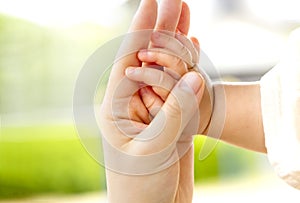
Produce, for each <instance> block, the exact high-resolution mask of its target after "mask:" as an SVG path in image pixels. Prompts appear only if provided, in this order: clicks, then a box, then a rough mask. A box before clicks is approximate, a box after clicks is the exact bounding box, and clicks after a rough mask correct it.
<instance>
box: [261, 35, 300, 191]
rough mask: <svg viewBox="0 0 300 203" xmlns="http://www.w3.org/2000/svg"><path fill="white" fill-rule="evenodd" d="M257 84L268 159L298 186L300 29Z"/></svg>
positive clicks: (291, 37)
mask: <svg viewBox="0 0 300 203" xmlns="http://www.w3.org/2000/svg"><path fill="white" fill-rule="evenodd" d="M260 85H261V106H262V117H263V126H264V133H265V143H266V148H267V151H268V158H269V161H270V163H271V164H272V166H273V167H274V170H275V172H276V173H277V174H278V176H279V177H281V178H282V179H283V180H284V181H286V182H287V183H288V184H289V185H291V186H293V187H295V188H297V189H300V29H297V30H295V31H293V33H292V34H291V35H290V37H289V40H288V43H287V47H286V49H285V50H284V52H283V55H282V58H281V60H280V62H279V64H278V65H276V66H275V67H274V68H273V69H272V70H271V71H269V72H268V73H267V74H265V75H264V76H263V77H262V79H261V81H260Z"/></svg>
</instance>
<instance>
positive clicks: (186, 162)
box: [100, 0, 205, 203]
mask: <svg viewBox="0 0 300 203" xmlns="http://www.w3.org/2000/svg"><path fill="white" fill-rule="evenodd" d="M169 5H172V6H171V7H170V8H169V7H168V9H166V7H167V6H169ZM149 8H151V9H149ZM156 9H157V5H156V1H155V0H144V1H142V2H141V5H140V8H139V10H138V11H137V13H136V15H135V17H134V19H133V23H132V25H131V27H130V30H129V31H130V32H133V31H137V30H143V29H154V28H156V29H158V30H166V29H167V30H168V31H173V32H174V31H175V30H180V31H182V32H185V31H186V29H188V26H187V25H188V24H189V18H187V17H189V14H186V13H185V12H187V10H186V4H182V2H181V1H179V0H164V1H162V2H161V10H159V15H158V17H156V14H157V12H156ZM181 9H182V11H181ZM180 13H181V15H179V14H180ZM170 19H172V20H170ZM187 22H188V23H187ZM133 43H134V42H133ZM129 46H130V43H129ZM168 61H171V60H168ZM158 64H159V63H158ZM141 65H142V61H140V60H139V59H138V58H137V53H135V54H130V55H127V56H126V57H124V58H122V59H121V60H119V61H118V62H116V63H115V64H114V66H113V69H112V72H111V75H110V78H109V82H108V87H107V91H106V94H105V97H104V101H103V104H102V108H101V113H100V116H101V119H100V120H102V123H103V128H102V127H101V129H102V130H103V134H104V136H105V138H106V139H107V140H108V141H109V142H110V143H111V144H112V145H113V146H114V147H115V148H117V149H120V150H122V151H125V152H126V153H129V154H136V155H144V154H149V153H150V154H151V153H155V152H156V151H159V149H160V147H166V146H168V143H169V142H170V141H168V137H170V139H171V140H173V139H174V136H176V134H177V133H178V132H179V131H178V132H177V131H176V132H175V131H174V132H169V133H165V132H164V136H161V137H158V138H157V139H154V140H153V142H152V141H151V142H136V141H135V140H134V139H131V138H129V137H126V136H121V134H120V132H119V131H118V128H114V123H115V122H118V121H120V120H121V121H124V122H131V123H133V124H134V125H135V126H138V127H139V129H140V130H141V131H144V130H145V131H147V129H148V128H147V127H148V125H147V122H149V121H147V118H146V117H145V118H143V117H142V116H141V112H143V113H146V115H147V117H148V118H149V113H148V110H147V107H146V106H145V105H144V103H143V102H142V100H141V97H140V94H143V92H141V93H138V94H135V95H133V96H132V97H131V100H130V103H129V108H128V110H129V117H126V115H125V117H123V116H121V117H120V118H119V119H117V120H114V118H113V117H114V116H113V113H114V112H110V109H111V106H112V104H113V103H114V102H118V100H116V101H115V100H114V99H115V98H114V95H118V94H122V93H123V92H122V91H126V90H128V88H125V89H124V90H122V91H121V92H116V84H117V81H121V80H122V79H123V78H124V76H125V74H126V72H127V75H128V73H129V72H130V71H128V70H127V71H126V68H127V67H140V66H141ZM165 65H167V67H170V66H172V64H165ZM178 65H180V64H178ZM181 65H183V63H182V64H181ZM179 69H180V68H179ZM159 72H161V71H159ZM190 74H194V73H189V75H190ZM186 75H187V74H185V75H184V76H183V78H184V77H185V76H186ZM195 77H196V78H195V81H194V82H193V84H194V86H195V87H197V86H198V87H197V88H196V89H197V90H196V92H197V93H196V98H197V104H196V105H198V103H199V102H200V100H201V98H202V95H203V92H204V86H205V84H204V82H203V80H202V79H201V77H200V75H198V74H196V76H195ZM179 84H180V82H179ZM192 86H193V85H192ZM142 91H143V90H142ZM146 91H147V89H146ZM150 91H151V92H152V90H151V89H150ZM146 93H147V92H146ZM152 93H153V92H152ZM144 94H145V91H144ZM147 94H148V93H147ZM174 99H175V98H173V97H172V96H169V97H168V98H167V100H166V103H168V101H169V103H171V104H175V103H176V102H175V100H174ZM121 106H122V105H121ZM162 108H165V112H166V113H167V114H166V115H169V117H167V122H172V123H171V126H172V127H171V128H170V129H171V131H172V130H174V129H175V130H176V128H174V127H173V126H178V123H176V122H178V121H180V117H179V120H178V109H177V108H176V105H175V106H174V105H170V104H169V105H163V107H162ZM124 110H126V106H124ZM119 112H120V113H122V111H119ZM192 112H193V111H192ZM143 113H142V115H143ZM190 114H191V113H190ZM149 130H150V132H151V128H150V129H149ZM149 130H148V131H149ZM187 135H188V134H187ZM190 136H191V135H190ZM190 136H187V137H185V139H187V140H181V138H180V139H179V143H178V144H179V145H180V143H183V144H184V143H190V145H189V146H190V147H189V148H188V149H187V151H186V153H184V155H183V156H182V157H181V158H180V159H179V160H177V161H176V162H175V163H174V164H173V165H171V166H170V167H168V168H166V169H164V170H161V171H159V172H157V173H154V174H148V175H126V174H123V173H120V172H116V171H113V170H110V169H109V168H107V170H106V176H107V194H108V199H109V202H118V203H119V202H131V203H132V202H146V203H147V202H168V203H169V202H192V196H193V186H194V184H193V147H192V137H190ZM172 137H173V138H172ZM161 139H162V140H161ZM161 145H162V146H161ZM154 146H156V147H154ZM157 147H158V149H157ZM174 150H175V149H174ZM162 191H163V193H162Z"/></svg>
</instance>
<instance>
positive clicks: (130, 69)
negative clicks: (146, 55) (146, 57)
mask: <svg viewBox="0 0 300 203" xmlns="http://www.w3.org/2000/svg"><path fill="white" fill-rule="evenodd" d="M134 72H135V68H132V67H128V68H126V70H125V74H126V75H130V74H133V73H134Z"/></svg>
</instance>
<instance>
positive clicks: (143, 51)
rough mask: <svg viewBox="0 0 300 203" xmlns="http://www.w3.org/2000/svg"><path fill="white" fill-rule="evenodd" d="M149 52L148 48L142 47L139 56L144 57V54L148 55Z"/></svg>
mask: <svg viewBox="0 0 300 203" xmlns="http://www.w3.org/2000/svg"><path fill="white" fill-rule="evenodd" d="M147 53H148V51H147V49H142V50H140V51H139V52H138V56H139V57H144V56H147Z"/></svg>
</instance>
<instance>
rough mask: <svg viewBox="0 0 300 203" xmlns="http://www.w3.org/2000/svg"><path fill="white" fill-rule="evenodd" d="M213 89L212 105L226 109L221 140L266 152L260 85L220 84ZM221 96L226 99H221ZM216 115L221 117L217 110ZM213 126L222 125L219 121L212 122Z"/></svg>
mask: <svg viewBox="0 0 300 203" xmlns="http://www.w3.org/2000/svg"><path fill="white" fill-rule="evenodd" d="M214 91H215V101H216V102H215V107H214V108H215V109H218V108H225V122H224V125H223V130H222V133H221V137H220V139H221V140H223V141H225V142H228V143H230V144H234V145H237V146H240V147H243V148H247V149H250V150H254V151H258V152H266V148H265V140H264V131H263V123H262V115H261V101H260V85H259V84H258V83H223V84H216V85H214ZM224 93H225V94H224ZM224 96H225V100H224V99H223V98H222V97H224ZM224 101H225V104H224ZM216 116H219V117H222V115H218V112H216ZM213 125H216V126H218V127H222V125H221V126H220V123H218V124H216V123H215V124H214V123H211V125H210V126H213Z"/></svg>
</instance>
